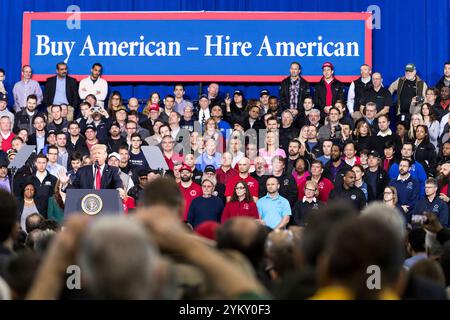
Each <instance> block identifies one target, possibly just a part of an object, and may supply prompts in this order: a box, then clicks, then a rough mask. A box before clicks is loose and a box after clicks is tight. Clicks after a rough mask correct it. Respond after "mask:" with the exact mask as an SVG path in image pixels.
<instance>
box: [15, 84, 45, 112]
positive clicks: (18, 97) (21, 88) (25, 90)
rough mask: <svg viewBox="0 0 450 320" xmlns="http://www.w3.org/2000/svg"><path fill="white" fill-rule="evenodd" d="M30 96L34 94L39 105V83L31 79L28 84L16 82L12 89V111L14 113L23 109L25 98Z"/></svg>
mask: <svg viewBox="0 0 450 320" xmlns="http://www.w3.org/2000/svg"><path fill="white" fill-rule="evenodd" d="M30 94H35V95H36V96H37V104H38V105H40V104H41V102H42V90H41V87H40V86H39V82H37V81H35V80H32V79H30V80H29V81H28V82H24V81H23V80H21V81H19V82H16V84H15V85H14V88H13V95H14V110H16V112H18V111H20V110H21V109H23V108H24V107H25V105H26V102H27V97H28V96H29V95H30Z"/></svg>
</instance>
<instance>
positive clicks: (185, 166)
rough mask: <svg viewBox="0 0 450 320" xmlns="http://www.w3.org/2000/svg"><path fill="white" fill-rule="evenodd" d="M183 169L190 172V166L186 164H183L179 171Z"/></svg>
mask: <svg viewBox="0 0 450 320" xmlns="http://www.w3.org/2000/svg"><path fill="white" fill-rule="evenodd" d="M183 170H187V171H189V172H192V170H191V168H190V167H189V166H188V165H187V164H183V165H182V166H181V168H180V172H181V171H183Z"/></svg>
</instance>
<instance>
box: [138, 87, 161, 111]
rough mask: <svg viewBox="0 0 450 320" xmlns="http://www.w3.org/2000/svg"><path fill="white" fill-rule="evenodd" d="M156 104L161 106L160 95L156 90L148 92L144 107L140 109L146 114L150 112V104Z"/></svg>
mask: <svg viewBox="0 0 450 320" xmlns="http://www.w3.org/2000/svg"><path fill="white" fill-rule="evenodd" d="M154 104H156V105H158V106H159V107H160V108H161V96H160V95H159V93H158V92H152V93H151V94H150V98H149V99H148V100H147V104H146V105H145V107H144V110H142V113H143V114H144V115H146V116H148V114H149V113H150V107H151V106H152V105H154Z"/></svg>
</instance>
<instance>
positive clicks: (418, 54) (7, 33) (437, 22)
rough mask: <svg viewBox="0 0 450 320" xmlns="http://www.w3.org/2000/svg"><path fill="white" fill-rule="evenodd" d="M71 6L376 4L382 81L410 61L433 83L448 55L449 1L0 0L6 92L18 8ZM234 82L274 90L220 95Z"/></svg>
mask: <svg viewBox="0 0 450 320" xmlns="http://www.w3.org/2000/svg"><path fill="white" fill-rule="evenodd" d="M70 5H78V6H79V7H80V9H81V10H82V11H200V10H205V11H319V12H320V11H336V12H361V11H367V8H368V7H369V6H371V5H376V6H378V7H379V9H380V29H374V30H373V69H374V71H380V72H381V73H382V75H383V78H384V84H385V86H387V85H389V84H390V83H391V82H392V81H393V80H394V79H395V78H396V77H397V76H399V75H401V74H403V72H404V66H405V64H406V63H408V62H414V63H415V64H416V66H417V69H418V73H419V75H420V76H421V77H422V78H424V79H425V80H426V82H427V83H428V84H431V85H434V84H435V83H436V81H437V80H438V79H439V77H440V76H441V75H442V70H443V63H444V62H445V61H448V60H450V45H449V39H450V0H432V1H431V0H409V1H405V0H378V1H377V0H345V1H342V0H341V1H339V0H334V1H332V0H314V1H311V0H309V1H304V0H114V1H113V0H57V1H55V0H0V41H1V43H0V68H4V69H5V70H6V73H7V80H6V85H7V90H8V91H9V92H11V88H12V85H13V84H14V82H16V81H18V80H19V79H20V68H21V43H22V13H23V12H24V11H35V12H39V11H66V9H67V7H68V6H70ZM262 27H263V26H262ZM300 62H301V61H300ZM219 67H220V66H219ZM224 67H225V66H224ZM288 67H289V66H286V72H288ZM69 68H70V65H69ZM261 68H264V66H261ZM338 68H339V66H337V70H336V72H337V75H339V69H338ZM86 72H88V70H87V71H86ZM105 72H107V66H106V67H105ZM234 87H239V88H240V89H242V90H243V91H244V93H245V95H246V97H247V98H256V97H257V96H258V93H259V91H260V90H261V88H268V89H269V90H270V91H271V92H273V93H277V90H278V86H276V85H274V84H258V85H250V84H221V90H220V91H221V93H222V94H224V93H225V92H229V91H231V90H232V88H234ZM115 89H118V90H120V91H121V92H122V93H123V95H124V97H125V98H128V97H130V96H137V97H139V98H147V97H148V96H149V94H150V92H152V91H158V92H160V93H161V94H162V95H164V94H166V93H169V92H171V91H172V85H171V84H167V83H166V84H152V83H142V84H135V85H125V84H114V85H112V86H111V90H115ZM205 90H206V87H203V91H205ZM186 92H187V95H188V96H190V97H191V98H194V99H195V98H196V97H197V95H198V92H199V84H198V83H197V84H189V85H188V86H187V87H186Z"/></svg>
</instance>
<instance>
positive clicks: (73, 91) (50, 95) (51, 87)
mask: <svg viewBox="0 0 450 320" xmlns="http://www.w3.org/2000/svg"><path fill="white" fill-rule="evenodd" d="M56 77H57V76H53V77H50V78H48V79H47V82H46V83H45V88H44V99H43V101H42V104H44V105H45V106H46V107H47V106H49V105H51V104H52V103H53V99H54V98H55V91H56ZM66 97H67V101H68V102H69V105H71V106H72V107H74V108H78V104H79V102H80V96H79V95H78V82H77V80H76V79H75V78H72V77H69V76H66Z"/></svg>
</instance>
